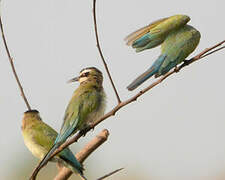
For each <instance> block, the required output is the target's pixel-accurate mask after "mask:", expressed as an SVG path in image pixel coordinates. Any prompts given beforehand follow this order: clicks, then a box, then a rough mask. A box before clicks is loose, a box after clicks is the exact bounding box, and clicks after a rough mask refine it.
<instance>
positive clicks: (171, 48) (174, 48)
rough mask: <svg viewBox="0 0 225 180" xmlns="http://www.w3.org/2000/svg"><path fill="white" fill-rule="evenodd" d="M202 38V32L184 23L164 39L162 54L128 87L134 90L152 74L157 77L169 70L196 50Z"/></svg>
mask: <svg viewBox="0 0 225 180" xmlns="http://www.w3.org/2000/svg"><path fill="white" fill-rule="evenodd" d="M200 38H201V35H200V32H199V31H198V30H196V29H195V28H194V27H192V26H189V25H184V26H182V27H180V28H179V29H176V30H173V31H171V32H170V33H169V34H168V35H167V36H166V38H165V39H164V40H163V43H162V46H161V55H160V56H159V57H158V59H156V61H155V62H154V63H153V65H152V66H151V67H150V68H149V69H148V70H147V71H145V72H144V73H142V74H141V75H140V76H138V77H137V78H136V79H135V80H134V81H133V82H132V83H131V84H129V85H128V87H127V89H128V90H130V91H132V90H134V89H135V88H137V87H138V86H140V85H141V84H142V83H143V82H144V81H146V80H147V79H149V78H150V77H151V76H153V75H155V77H159V76H161V75H164V74H166V73H167V72H169V71H170V70H171V69H172V68H174V67H175V66H177V65H178V64H180V63H181V62H183V61H184V60H185V58H186V57H188V55H189V54H191V53H192V52H193V51H194V50H195V48H196V47H197V46H198V43H199V41H200ZM142 40H143V39H142ZM140 43H141V42H140ZM140 43H139V44H140Z"/></svg>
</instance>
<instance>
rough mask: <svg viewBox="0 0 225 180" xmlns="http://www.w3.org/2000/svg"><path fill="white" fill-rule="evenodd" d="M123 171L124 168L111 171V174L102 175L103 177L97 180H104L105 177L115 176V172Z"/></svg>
mask: <svg viewBox="0 0 225 180" xmlns="http://www.w3.org/2000/svg"><path fill="white" fill-rule="evenodd" d="M123 169H124V168H120V169H117V170H115V171H113V172H111V173H108V174H106V175H104V176H102V177H100V178H98V179H97V180H103V179H105V178H107V177H109V176H112V175H113V174H115V173H117V172H119V171H121V170H123Z"/></svg>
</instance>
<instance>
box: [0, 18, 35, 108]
mask: <svg viewBox="0 0 225 180" xmlns="http://www.w3.org/2000/svg"><path fill="white" fill-rule="evenodd" d="M0 28H1V33H2V39H3V42H4V46H5V50H6V52H7V55H8V59H9V62H10V64H11V68H12V71H13V74H14V77H15V79H16V82H17V84H18V86H19V89H20V92H21V96H22V98H23V100H24V102H25V104H26V106H27V109H28V110H31V107H30V104H29V103H28V100H27V98H26V96H25V93H24V91H23V87H22V85H21V83H20V80H19V77H18V76H17V73H16V69H15V66H14V63H13V59H12V57H11V55H10V51H9V48H8V45H7V42H6V38H5V34H4V29H3V23H2V17H1V14H0Z"/></svg>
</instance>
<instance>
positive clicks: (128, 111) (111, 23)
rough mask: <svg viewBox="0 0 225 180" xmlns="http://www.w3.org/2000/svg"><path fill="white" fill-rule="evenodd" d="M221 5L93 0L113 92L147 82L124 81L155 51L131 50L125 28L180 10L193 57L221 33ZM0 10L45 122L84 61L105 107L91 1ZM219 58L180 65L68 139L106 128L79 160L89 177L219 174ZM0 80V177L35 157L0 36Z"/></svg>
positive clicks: (222, 154) (57, 117) (11, 0)
mask: <svg viewBox="0 0 225 180" xmlns="http://www.w3.org/2000/svg"><path fill="white" fill-rule="evenodd" d="M224 5H225V3H224V1H222V0H214V1H203V0H199V1H197V0H189V1H182V0H170V1H150V0H132V1H131V0H122V1H121V0H114V1H111V0H107V1H102V0H97V17H98V28H99V36H100V37H99V38H100V42H101V45H102V50H103V54H104V55H105V58H106V61H107V63H108V66H109V68H110V71H111V72H112V76H113V79H114V81H115V84H116V87H117V88H118V91H119V93H120V95H121V98H122V100H125V99H127V98H128V97H131V96H132V95H134V94H135V93H137V92H138V91H139V90H141V89H143V88H144V87H146V86H148V85H149V84H150V83H151V82H153V81H154V79H151V80H148V81H147V82H145V83H144V84H143V85H142V86H141V87H140V88H139V89H138V90H136V91H135V92H128V91H127V90H126V88H125V87H126V86H127V85H128V84H129V83H130V82H131V81H132V80H133V79H134V78H136V76H137V75H139V74H140V73H142V72H143V71H144V70H146V69H147V68H148V67H149V66H150V65H151V64H152V62H153V61H154V60H155V59H156V58H157V57H158V56H159V54H160V48H156V49H152V50H148V51H144V52H142V53H139V54H136V53H135V52H134V50H133V49H132V48H130V47H127V46H126V45H125V42H124V41H123V39H124V37H125V36H127V35H128V34H129V33H131V32H133V31H134V30H136V29H138V28H140V27H142V26H145V25H147V24H149V23H150V22H152V21H154V20H157V19H159V18H162V17H167V16H171V15H174V14H187V15H189V16H190V17H191V21H190V22H189V24H191V25H193V26H194V27H195V28H197V29H198V30H199V31H200V32H201V35H202V37H201V41H200V44H199V46H198V48H197V49H196V51H195V52H194V53H193V54H192V55H191V56H193V55H195V54H197V53H199V52H200V51H202V50H203V49H205V48H206V47H210V46H212V45H214V44H216V43H217V42H220V41H222V40H224V32H225V25H224V15H225V13H224ZM1 9H2V18H3V22H4V26H5V34H6V36H7V40H8V45H9V47H10V50H11V54H12V56H13V58H14V62H15V66H16V69H17V72H18V75H19V77H20V79H21V82H22V84H23V87H24V90H25V93H26V94H27V96H28V99H29V102H30V103H31V106H32V108H35V109H38V110H39V111H40V113H41V116H42V118H43V120H44V121H45V122H47V123H48V124H49V125H51V126H52V127H54V128H55V129H56V130H59V129H60V127H61V124H62V117H63V114H64V111H65V107H66V106H67V103H68V101H69V99H70V97H71V95H72V93H73V91H74V89H75V88H77V86H78V84H71V85H69V84H66V81H67V80H68V79H70V78H72V77H74V76H76V75H78V73H79V71H80V70H81V69H82V68H84V67H88V66H96V67H98V68H99V69H101V70H102V71H103V73H104V77H105V80H104V88H105V91H106V93H107V96H108V98H107V101H108V103H107V111H109V110H110V109H111V108H112V107H113V106H114V105H116V98H115V95H114V93H113V91H112V88H111V84H110V82H109V79H108V77H107V75H106V72H105V70H104V68H103V64H102V62H101V59H100V56H99V54H98V51H97V48H96V42H95V36H94V31H93V17H92V1H91V0H82V1H81V0H63V1H62V0H38V1H34V0H20V1H16V0H7V1H6V0H2V6H1ZM191 56H190V57H191ZM224 58H225V51H224V50H222V51H220V52H218V53H216V54H213V55H211V56H208V57H207V58H205V59H202V60H201V61H199V62H197V63H194V64H193V65H191V66H189V67H187V68H185V69H184V70H182V71H181V72H180V73H179V74H175V75H173V76H172V77H170V78H169V79H167V80H166V81H165V82H164V83H163V84H161V85H159V86H157V87H156V88H154V89H153V90H152V91H151V92H148V93H147V94H145V95H144V96H142V97H141V98H140V99H138V101H137V102H135V103H132V104H130V105H129V106H127V107H125V108H123V109H121V110H120V111H119V112H118V113H117V114H116V116H115V117H111V118H110V119H107V120H106V121H105V122H104V123H102V124H101V125H99V126H98V127H97V128H96V129H95V130H94V131H93V132H91V133H88V135H87V136H86V137H85V138H82V139H80V140H79V142H78V143H77V144H74V145H73V146H72V149H73V150H74V152H76V151H78V150H79V149H80V148H81V147H82V146H83V145H84V144H85V143H86V142H88V140H90V139H91V137H92V136H94V135H96V134H97V133H99V132H100V131H101V130H102V129H104V128H107V129H108V130H109V131H110V137H109V139H108V141H107V142H106V143H105V144H104V145H103V146H101V147H100V148H99V149H98V150H97V151H96V152H95V153H93V154H92V155H91V156H90V157H89V158H88V159H87V160H86V161H85V163H84V165H85V169H86V171H85V174H86V175H87V177H88V178H89V179H96V178H97V177H99V176H101V175H103V174H105V173H107V172H110V171H112V170H114V169H117V168H120V167H125V170H123V171H122V172H120V173H118V174H117V175H115V176H112V177H111V178H109V179H129V180H131V179H134V180H136V179H143V180H149V179H151V180H190V179H192V180H206V179H207V180H208V179H210V180H215V179H223V177H225V115H224V107H225V101H224V100H225V95H224V92H225V85H224V84H225V82H224V66H225V60H224ZM0 82H1V90H0V112H1V120H0V121H1V126H0V147H1V158H0V179H6V180H10V179H15V177H17V178H16V179H25V178H27V177H28V176H29V174H30V173H31V171H32V169H33V168H34V166H35V165H36V164H37V162H38V160H37V159H36V158H34V157H33V156H32V155H31V153H30V152H29V151H28V149H27V148H26V147H25V146H24V143H23V138H22V135H21V129H20V126H21V119H22V116H23V112H24V111H26V107H25V104H24V102H23V101H22V98H21V97H20V92H19V91H18V87H17V85H16V83H15V79H14V77H13V75H12V71H11V68H10V66H9V62H8V59H7V56H6V53H5V50H4V47H3V45H2V40H1V39H0ZM31 160H32V162H30V161H31ZM48 166H49V165H48ZM50 167H51V165H50ZM50 171H51V173H52V176H54V174H55V173H56V168H55V166H52V168H50V169H49V170H48V168H45V169H44V170H43V171H42V172H41V173H40V176H39V177H40V178H39V179H44V178H41V176H44V174H45V173H46V174H49V173H50ZM75 177H76V176H73V178H75Z"/></svg>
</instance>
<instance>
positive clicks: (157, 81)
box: [52, 41, 225, 157]
mask: <svg viewBox="0 0 225 180" xmlns="http://www.w3.org/2000/svg"><path fill="white" fill-rule="evenodd" d="M221 43H225V41H222V42H221ZM218 44H220V43H218ZM218 44H217V45H218ZM220 45H221V44H220ZM213 47H214V46H213ZM216 47H217V46H216ZM211 50H213V48H210V50H207V51H206V50H204V51H202V52H204V53H202V52H201V53H199V54H198V55H196V56H195V57H193V58H191V59H190V60H187V61H185V62H184V63H183V64H182V65H180V66H179V67H178V69H174V70H172V71H170V72H168V73H167V74H165V75H164V76H162V77H161V78H159V79H158V80H156V81H155V82H153V83H152V84H151V85H149V86H148V87H146V88H145V89H143V90H142V91H140V92H139V93H137V94H136V95H134V96H133V97H131V98H129V99H127V100H126V101H123V102H121V103H120V104H118V105H117V106H115V107H114V108H113V109H112V110H110V111H109V112H108V113H106V114H105V115H104V116H102V117H101V118H100V119H99V120H98V121H96V122H95V123H93V124H92V125H91V126H90V127H89V128H88V130H87V131H89V130H91V129H93V128H94V127H95V126H97V125H98V124H99V123H101V122H102V121H103V120H105V119H107V118H109V117H111V116H114V115H115V114H116V112H117V111H118V110H120V109H121V108H122V107H124V106H126V105H128V104H130V103H132V102H134V101H136V100H137V99H138V98H139V97H140V96H142V95H143V94H145V93H146V92H147V91H149V90H150V89H152V88H153V87H155V86H156V85H158V84H160V83H161V82H163V81H164V80H165V79H166V78H168V77H169V76H171V75H172V74H174V73H176V72H179V71H180V70H181V69H182V68H184V67H185V66H187V65H189V64H191V63H193V62H195V61H197V60H200V59H202V58H203V57H202V56H203V55H204V54H206V53H208V52H209V51H211ZM187 62H190V63H188V64H187ZM83 135H84V134H83V133H78V134H77V135H75V136H73V137H72V138H70V139H69V140H67V141H66V142H65V143H63V144H62V145H61V146H60V147H59V148H58V149H57V150H56V151H55V152H54V153H53V154H52V157H53V156H54V155H55V154H57V153H59V152H60V151H62V150H63V149H64V148H66V147H67V146H69V145H70V144H72V143H74V142H76V141H77V140H78V139H79V138H80V137H81V136H83Z"/></svg>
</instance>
